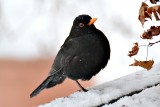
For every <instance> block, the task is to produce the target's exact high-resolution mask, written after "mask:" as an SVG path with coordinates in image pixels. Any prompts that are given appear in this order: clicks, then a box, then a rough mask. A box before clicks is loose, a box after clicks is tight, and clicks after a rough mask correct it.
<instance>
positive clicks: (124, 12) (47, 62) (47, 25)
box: [0, 0, 160, 107]
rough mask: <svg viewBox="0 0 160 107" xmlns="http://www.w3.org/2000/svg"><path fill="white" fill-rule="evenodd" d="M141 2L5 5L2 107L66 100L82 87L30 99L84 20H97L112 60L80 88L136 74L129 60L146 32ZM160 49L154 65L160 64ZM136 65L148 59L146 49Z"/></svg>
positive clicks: (8, 0) (43, 0)
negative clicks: (81, 17) (79, 18)
mask: <svg viewBox="0 0 160 107" xmlns="http://www.w3.org/2000/svg"><path fill="white" fill-rule="evenodd" d="M141 2H142V1H141V0H139V1H135V0H123V1H117V0H99V1H98V0H94V1H93V0H79V1H77V0H14V1H13V0H0V107H33V106H37V105H40V104H44V103H47V102H50V101H51V100H53V99H55V98H59V97H62V96H67V95H69V94H71V93H73V92H75V91H77V90H79V87H78V86H77V85H76V83H75V82H74V81H71V80H69V79H67V80H66V81H65V82H64V83H63V84H61V85H58V86H56V87H54V88H51V89H48V90H44V91H42V92H41V93H40V94H39V95H38V96H36V97H34V98H32V99H31V98H30V97H29V95H30V93H31V92H32V91H33V90H34V89H35V88H36V87H37V86H38V85H39V84H40V83H41V82H42V81H43V80H44V79H45V78H46V77H47V75H48V72H49V70H50V67H51V65H52V62H53V60H54V58H55V56H56V54H57V52H58V50H59V49H60V46H61V45H62V44H63V42H64V40H65V38H66V37H67V36H68V35H69V32H70V29H71V26H72V23H73V20H74V18H75V17H76V16H78V15H80V14H89V15H90V16H92V17H96V18H98V20H97V21H96V23H95V25H96V27H97V28H98V29H100V30H102V31H103V32H104V33H105V34H106V36H107V38H108V39H109V41H110V45H111V59H110V61H109V63H108V65H107V67H106V68H105V69H104V70H102V71H101V72H100V73H99V74H98V75H97V76H96V77H94V78H93V79H91V80H90V81H87V82H81V83H82V85H83V86H85V87H91V86H94V85H98V84H102V83H104V82H106V81H111V80H113V79H116V78H119V77H122V76H124V75H127V74H130V73H133V72H135V71H137V70H139V69H140V68H138V67H130V66H128V65H129V64H131V63H133V61H134V58H129V57H128V56H127V54H128V51H129V50H131V48H132V46H133V43H134V42H141V44H147V43H148V42H147V41H145V42H144V41H143V40H141V39H140V38H139V36H140V34H141V33H142V32H143V29H142V26H141V24H140V22H139V21H138V12H139V7H140V6H141ZM154 50H156V46H154V47H153V48H150V49H149V56H148V58H149V59H152V58H153V59H154V60H155V63H157V62H158V59H159V58H160V57H159V56H158V54H160V52H155V51H154ZM139 53H142V54H139V55H138V56H136V59H141V60H145V59H146V55H147V53H146V48H145V47H144V48H142V49H140V52H139Z"/></svg>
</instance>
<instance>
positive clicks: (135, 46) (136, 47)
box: [128, 42, 139, 57]
mask: <svg viewBox="0 0 160 107" xmlns="http://www.w3.org/2000/svg"><path fill="white" fill-rule="evenodd" d="M138 50H139V47H138V43H137V42H136V43H134V46H133V48H132V50H131V51H129V54H128V56H129V57H131V56H134V55H137V53H138Z"/></svg>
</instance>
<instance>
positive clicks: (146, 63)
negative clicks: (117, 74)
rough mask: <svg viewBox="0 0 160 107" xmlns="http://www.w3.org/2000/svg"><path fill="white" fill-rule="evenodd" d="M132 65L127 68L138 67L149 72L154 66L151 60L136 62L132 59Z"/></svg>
mask: <svg viewBox="0 0 160 107" xmlns="http://www.w3.org/2000/svg"><path fill="white" fill-rule="evenodd" d="M134 61H135V62H134V63H133V64H131V65H129V66H140V67H142V68H144V69H147V70H150V69H151V68H152V66H153V64H154V61H153V60H149V61H138V60H136V59H134Z"/></svg>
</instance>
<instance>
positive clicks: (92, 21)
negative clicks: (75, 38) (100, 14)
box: [88, 18, 97, 26]
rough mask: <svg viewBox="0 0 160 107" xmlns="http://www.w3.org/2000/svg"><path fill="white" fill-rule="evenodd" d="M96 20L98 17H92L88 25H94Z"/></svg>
mask: <svg viewBox="0 0 160 107" xmlns="http://www.w3.org/2000/svg"><path fill="white" fill-rule="evenodd" d="M96 20H97V18H92V19H91V20H90V21H89V23H88V25H89V26H90V25H92V24H93V23H94V22H95V21H96Z"/></svg>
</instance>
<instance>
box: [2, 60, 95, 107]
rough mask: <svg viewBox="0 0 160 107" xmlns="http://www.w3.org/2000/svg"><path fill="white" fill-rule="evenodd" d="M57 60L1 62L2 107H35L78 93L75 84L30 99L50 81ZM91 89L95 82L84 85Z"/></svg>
mask: <svg viewBox="0 0 160 107" xmlns="http://www.w3.org/2000/svg"><path fill="white" fill-rule="evenodd" d="M52 61H53V59H36V60H28V61H19V60H6V59H0V107H32V106H37V105H40V104H44V103H47V102H50V101H52V100H53V99H55V98H58V97H62V96H67V95H69V94H71V93H73V92H75V91H77V90H79V87H78V85H77V84H76V83H75V82H74V81H72V80H69V79H67V80H65V82H64V83H62V84H61V85H58V86H56V87H54V88H51V89H46V90H43V91H42V92H41V93H40V94H39V95H38V96H36V97H34V98H32V99H31V98H30V97H29V95H30V93H31V92H32V91H33V90H34V89H35V88H36V87H37V86H38V85H39V84H40V83H41V82H42V81H43V80H44V79H45V78H46V76H47V75H48V72H49V70H50V67H51V65H52ZM81 83H82V85H83V86H84V87H85V86H87V87H89V86H91V84H92V83H93V80H91V81H89V82H88V81H87V82H81Z"/></svg>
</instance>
